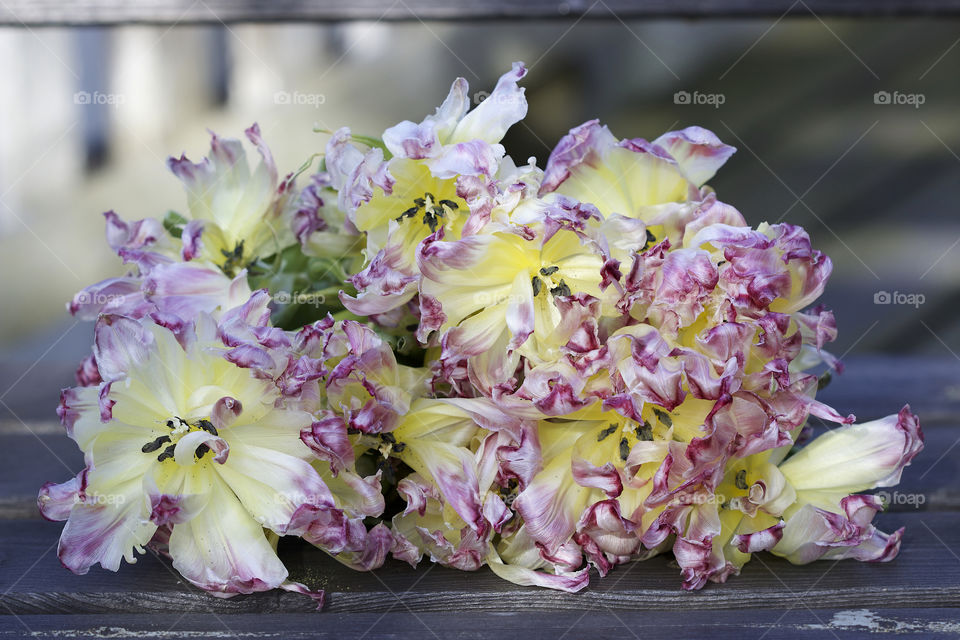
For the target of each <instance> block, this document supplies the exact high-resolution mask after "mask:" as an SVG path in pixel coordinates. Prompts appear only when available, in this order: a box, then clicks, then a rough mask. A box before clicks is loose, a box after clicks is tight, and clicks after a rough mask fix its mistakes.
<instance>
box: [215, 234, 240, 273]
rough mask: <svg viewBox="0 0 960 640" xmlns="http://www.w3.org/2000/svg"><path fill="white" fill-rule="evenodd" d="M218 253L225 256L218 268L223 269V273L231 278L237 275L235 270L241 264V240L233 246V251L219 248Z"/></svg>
mask: <svg viewBox="0 0 960 640" xmlns="http://www.w3.org/2000/svg"><path fill="white" fill-rule="evenodd" d="M220 253H221V254H223V257H224V258H226V261H225V262H224V263H223V265H222V266H221V267H220V268H221V269H223V272H224V273H225V274H227V275H228V276H230V277H231V278H233V277H234V276H236V275H237V270H238V269H239V268H241V267H242V266H243V240H241V241H240V242H238V243H237V244H236V245H235V246H234V247H233V251H227V250H226V249H220Z"/></svg>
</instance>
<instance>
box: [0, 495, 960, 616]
mask: <svg viewBox="0 0 960 640" xmlns="http://www.w3.org/2000/svg"><path fill="white" fill-rule="evenodd" d="M955 519H956V518H955V516H954V515H953V514H949V513H897V514H883V515H882V516H880V518H879V520H880V522H879V524H880V525H881V526H882V527H883V528H885V529H888V530H889V529H893V528H896V527H899V526H901V525H906V526H907V534H906V536H905V540H904V545H903V550H902V552H901V555H900V557H899V558H897V559H896V560H895V561H893V562H891V563H886V564H863V563H858V562H854V561H844V562H837V563H832V562H819V563H813V564H811V565H806V566H793V565H791V564H789V563H788V562H785V561H782V560H779V559H776V558H773V557H771V556H769V555H760V556H758V557H757V558H755V559H754V561H753V562H751V563H749V564H748V565H747V566H746V567H745V568H744V570H743V573H742V574H741V575H740V576H737V577H733V578H731V579H730V580H729V581H728V583H727V584H726V585H723V586H717V585H711V586H708V587H707V588H706V589H704V590H702V591H699V592H694V593H688V592H684V591H682V590H681V589H680V588H679V571H678V570H677V569H676V567H672V566H671V565H670V562H669V560H668V558H666V557H658V558H654V559H652V560H649V561H647V562H643V563H637V564H632V565H627V566H623V567H619V568H617V569H616V570H615V571H614V572H613V573H612V574H611V575H610V576H608V577H607V578H605V579H602V580H596V581H595V582H594V583H593V585H592V586H591V587H589V588H588V589H587V590H585V591H583V592H581V593H579V594H564V593H558V592H554V591H549V590H546V589H536V588H524V587H518V586H515V585H512V584H510V583H507V582H504V581H502V580H500V579H499V578H497V577H495V576H494V575H493V574H492V573H490V572H489V571H487V570H485V569H483V570H481V571H479V572H476V573H473V574H468V573H464V572H459V571H455V570H452V569H445V568H442V567H436V566H431V565H429V564H428V565H426V566H423V567H421V568H419V569H418V570H414V569H411V568H410V567H409V566H406V565H403V564H400V563H397V562H390V563H388V564H387V565H386V566H385V567H383V568H382V569H380V570H378V571H376V572H374V573H373V574H366V573H358V572H355V571H352V570H350V569H347V568H345V567H343V566H341V565H340V564H338V563H337V562H336V561H334V560H333V559H331V558H329V557H327V556H326V555H324V554H323V553H322V552H320V551H318V550H317V549H314V548H313V547H310V546H309V545H306V544H304V543H300V542H298V541H290V542H289V543H285V544H282V545H281V557H282V558H283V560H284V561H285V563H286V564H287V566H288V567H290V568H291V577H292V578H293V579H296V580H300V581H303V582H305V583H307V584H308V585H310V586H312V587H323V588H324V589H326V591H327V610H328V611H331V612H335V613H337V612H353V613H361V612H383V611H385V610H389V609H391V608H393V609H396V610H398V611H412V612H417V613H419V612H428V611H433V612H445V611H451V610H470V611H475V612H479V611H521V610H522V611H526V610H542V611H564V610H567V611H577V610H588V609H597V608H602V609H610V610H616V611H632V610H657V609H660V610H678V611H679V610H682V611H684V612H687V611H689V610H692V609H701V610H724V609H733V610H737V609H743V608H756V609H777V608H789V607H791V606H794V605H798V604H800V603H798V602H797V598H798V596H800V595H801V594H803V602H806V603H816V605H817V606H819V607H827V608H831V607H833V608H847V609H850V608H859V607H870V608H873V609H877V608H879V609H883V608H895V607H931V606H935V607H960V560H958V559H957V557H956V555H955V554H954V552H952V551H951V549H955V548H958V547H960V527H957V526H956V524H955V522H954V521H955ZM59 530H60V527H59V526H57V525H54V524H50V523H44V522H39V521H0V541H2V546H0V567H2V572H0V593H2V594H3V595H2V596H0V605H2V606H0V612H3V611H7V612H12V613H15V614H17V615H40V614H73V613H85V614H107V613H110V614H119V613H144V614H146V613H164V612H176V613H210V612H214V613H216V614H218V615H219V614H236V613H264V614H266V613H282V612H291V613H295V612H308V611H310V610H311V608H312V603H311V602H310V601H309V600H308V599H306V598H304V597H303V596H298V595H295V594H289V593H267V594H256V595H253V596H246V597H237V598H231V599H228V600H221V599H217V598H212V597H210V596H207V595H205V594H201V593H199V592H198V591H197V590H196V589H194V588H192V587H191V586H189V585H185V584H183V583H182V581H180V580H179V579H178V578H177V576H176V575H175V574H174V572H173V571H172V569H170V567H169V566H168V565H167V564H165V563H164V562H161V561H160V560H158V559H157V558H155V557H153V556H149V555H148V556H144V557H142V558H141V559H140V560H139V561H138V562H137V563H136V564H135V565H132V566H129V565H127V566H124V567H122V569H121V571H120V572H118V573H117V574H113V573H110V572H107V571H102V570H99V569H92V570H91V571H90V573H88V574H87V575H86V576H75V575H72V574H71V573H69V572H68V571H67V570H66V569H63V568H62V567H60V566H59V562H58V561H57V558H56V541H57V536H58V534H59ZM800 606H802V605H800Z"/></svg>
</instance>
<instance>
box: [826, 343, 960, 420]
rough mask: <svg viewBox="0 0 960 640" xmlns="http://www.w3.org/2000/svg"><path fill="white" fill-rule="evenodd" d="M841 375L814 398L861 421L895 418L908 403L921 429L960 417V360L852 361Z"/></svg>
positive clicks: (884, 358) (898, 358) (881, 358)
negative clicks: (921, 425)
mask: <svg viewBox="0 0 960 640" xmlns="http://www.w3.org/2000/svg"><path fill="white" fill-rule="evenodd" d="M843 363H844V365H845V369H844V372H843V373H842V374H840V375H836V374H834V375H833V380H832V382H831V383H830V384H829V385H828V386H827V388H826V389H824V390H823V391H821V392H820V393H819V394H818V395H817V398H818V399H820V400H823V401H824V402H826V403H827V404H829V405H830V406H832V407H834V408H835V409H836V410H837V411H839V412H840V413H842V414H844V415H846V414H848V413H853V414H855V415H856V416H857V419H858V420H859V421H865V420H871V419H874V418H880V417H882V416H886V415H889V414H891V413H896V412H897V411H899V410H900V407H902V406H903V405H904V404H908V403H909V404H910V407H911V408H912V409H913V411H914V413H916V414H918V415H919V416H920V421H921V424H923V425H932V424H933V423H935V422H939V421H947V422H956V421H957V419H958V417H960V359H957V358H954V357H951V356H945V357H929V356H882V355H876V356H851V357H849V358H844V360H843Z"/></svg>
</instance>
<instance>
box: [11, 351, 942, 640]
mask: <svg viewBox="0 0 960 640" xmlns="http://www.w3.org/2000/svg"><path fill="white" fill-rule="evenodd" d="M68 373H69V372H68V371H67V370H66V369H63V370H61V369H60V368H53V369H44V368H42V367H38V368H37V369H36V370H34V371H32V372H31V373H30V374H29V375H28V376H27V377H25V378H24V380H23V381H21V382H20V383H18V385H17V386H16V388H17V389H20V387H21V385H23V388H22V390H23V392H24V397H26V398H27V399H28V400H30V401H31V402H33V403H34V404H31V403H30V402H26V403H24V402H22V401H20V400H18V399H17V395H19V392H17V393H11V394H10V395H9V396H8V397H7V400H6V403H7V405H8V407H9V408H10V409H11V410H14V411H16V410H17V409H19V410H20V411H21V412H22V413H24V414H25V415H26V417H24V416H20V417H18V416H19V413H11V412H10V411H8V415H6V416H5V417H3V418H2V419H0V469H3V473H2V474H0V541H2V545H0V639H2V638H8V637H10V638H14V637H27V636H30V637H41V638H43V637H51V638H52V637H58V638H59V637H78V638H81V637H82V638H86V637H110V638H126V637H130V638H143V637H150V638H179V637H216V638H219V637H243V638H246V637H253V638H270V637H282V638H301V637H319V638H327V637H336V638H382V637H390V638H414V637H416V638H418V639H421V638H433V637H436V638H480V637H492V636H505V635H509V636H510V637H523V638H550V639H552V640H559V639H560V638H581V637H598V638H608V637H609V638H621V639H622V638H624V637H633V633H636V634H637V635H638V636H639V637H642V638H645V639H646V638H703V637H707V636H710V637H716V638H734V637H736V638H760V637H791V638H792V637H813V638H818V637H827V638H830V637H840V638H848V637H875V636H876V635H878V634H887V633H889V634H894V633H896V634H914V635H919V636H923V637H957V636H958V635H960V557H958V555H957V554H958V551H957V550H958V549H960V527H957V526H956V519H957V509H958V508H960V411H958V409H960V407H957V406H956V405H957V403H958V402H960V394H957V392H956V389H957V388H958V385H960V362H957V361H956V360H953V359H926V358H890V357H879V356H877V357H860V358H851V359H850V360H849V361H848V362H847V372H846V374H844V375H843V376H840V377H838V378H835V381H834V383H833V384H832V385H831V386H830V387H828V389H827V390H826V391H825V392H824V393H823V397H824V398H825V399H827V400H829V402H831V403H832V404H834V405H835V406H837V408H838V409H839V410H841V411H842V412H854V413H857V414H858V415H859V416H860V417H861V419H869V418H873V417H877V416H879V415H882V414H885V413H889V412H891V411H895V410H896V409H897V408H898V407H899V406H900V404H901V403H902V402H903V401H905V400H909V401H910V402H911V405H912V406H913V408H914V410H916V411H917V412H918V413H919V414H920V416H921V421H922V423H923V425H924V431H925V434H926V438H927V446H926V449H925V450H924V451H923V452H922V453H921V454H920V455H919V456H918V457H917V458H916V459H915V461H914V463H913V465H912V466H911V467H909V468H907V470H906V472H905V473H904V479H903V483H902V484H901V486H900V487H898V488H896V490H895V491H897V492H898V494H899V495H901V496H910V498H908V499H907V500H904V501H901V502H899V503H897V504H893V505H891V508H890V510H889V511H888V512H887V513H884V514H882V515H880V516H878V521H879V522H878V524H879V526H881V528H883V529H885V530H888V531H889V530H893V529H895V528H897V527H900V526H906V527H907V533H906V535H905V537H904V542H903V549H902V552H901V554H900V556H899V557H898V558H897V559H896V560H895V561H893V562H891V563H887V564H863V563H857V562H852V561H844V562H836V563H834V562H817V563H813V564H810V565H806V566H802V567H797V566H793V565H791V564H789V563H787V562H785V561H783V560H780V559H777V558H774V557H772V556H769V555H768V554H758V555H757V556H755V558H754V560H753V561H752V562H751V563H749V564H748V565H747V566H746V567H745V568H744V570H743V572H742V574H741V575H739V576H734V577H731V578H730V580H729V581H728V582H727V584H725V585H709V586H708V587H707V588H705V589H704V590H702V591H699V592H694V593H687V592H684V591H682V590H681V589H680V588H679V570H678V569H677V567H676V566H675V565H673V563H672V562H671V561H670V560H669V558H666V557H659V558H654V559H652V560H650V561H647V562H644V563H636V564H631V565H626V566H622V567H618V568H616V569H615V570H614V571H613V572H612V573H611V575H610V576H608V577H607V578H606V579H603V580H595V581H594V583H593V584H592V585H591V586H590V587H589V588H588V589H587V590H585V591H584V592H581V593H580V594H574V595H571V594H562V593H557V592H553V591H548V590H544V589H536V588H524V587H518V586H515V585H512V584H510V583H507V582H504V581H502V580H500V579H498V578H496V577H495V576H494V575H493V574H491V573H490V572H489V571H487V570H486V569H483V570H481V571H479V572H476V573H472V574H468V573H463V572H458V571H454V570H450V569H444V568H442V567H436V566H432V565H430V564H429V563H426V564H424V565H422V566H421V567H420V568H419V569H417V570H413V569H411V568H410V567H408V566H406V565H403V564H400V563H397V562H390V563H388V564H387V566H385V567H384V568H382V569H381V570H379V571H377V572H375V573H357V572H354V571H352V570H349V569H346V568H344V567H343V566H341V565H340V564H338V563H337V562H335V561H334V560H332V559H330V558H329V557H327V556H326V555H324V554H323V553H322V552H320V551H318V550H316V549H314V548H312V547H310V546H309V545H306V544H304V543H301V542H299V541H296V540H289V541H286V540H284V541H282V542H281V547H280V554H281V557H282V558H283V560H284V561H285V562H286V564H287V566H289V567H290V568H291V577H292V578H294V579H296V580H299V581H302V582H305V583H306V584H308V585H310V586H312V587H322V588H324V589H325V590H326V592H327V607H326V612H325V613H323V614H316V613H313V612H312V610H313V604H312V603H311V602H310V601H309V600H308V599H306V598H304V597H302V596H299V595H295V594H289V593H280V592H278V593H266V594H257V595H253V596H244V597H237V598H232V599H228V600H221V599H216V598H212V597H210V596H207V595H205V594H203V593H201V592H199V591H198V590H196V589H195V588H193V587H192V586H190V585H189V584H186V583H184V582H183V581H182V580H181V579H179V578H178V576H177V575H176V574H175V572H174V571H173V570H172V569H171V568H170V566H169V564H168V563H167V562H165V561H162V560H161V559H159V558H157V557H155V556H153V555H150V554H148V555H145V556H143V557H141V558H140V560H139V561H138V562H137V563H136V564H134V565H124V566H123V567H122V568H121V570H120V571H119V572H118V573H116V574H114V573H110V572H107V571H103V570H100V569H92V570H91V571H90V573H89V574H87V575H86V576H75V575H73V574H71V573H70V572H69V571H67V570H66V569H64V568H63V567H61V566H60V563H59V561H58V560H57V557H56V544H57V539H58V536H59V533H60V528H61V526H62V525H59V524H56V523H49V522H46V521H43V520H41V519H40V518H39V517H38V515H37V513H36V508H35V504H34V500H35V495H36V489H37V487H38V486H39V485H40V484H42V483H43V482H44V481H46V480H58V481H60V480H64V479H66V478H67V477H69V475H70V474H71V473H74V472H76V471H77V470H79V468H80V465H81V464H82V459H81V456H80V455H79V452H77V451H76V449H75V446H74V445H73V443H72V442H71V441H70V440H69V439H67V438H66V437H65V436H64V435H63V433H62V430H61V428H60V426H59V425H58V424H57V423H56V422H55V421H54V420H53V419H51V418H52V414H53V406H55V400H54V401H53V402H54V405H51V404H50V399H49V398H47V396H48V395H51V394H50V393H48V391H50V386H51V384H52V383H54V382H57V383H61V382H59V381H61V380H62V384H69V375H68ZM13 375H14V371H13V369H7V370H4V369H3V368H2V367H0V383H6V385H5V386H9V385H10V384H11V383H12V382H14V380H15V378H11V376H13ZM52 395H53V397H54V399H55V393H53V394H52ZM40 398H43V400H44V402H45V403H46V404H45V406H37V404H35V403H36V402H37V401H38V399H40ZM823 428H824V427H822V426H818V427H817V429H818V430H820V429H823ZM918 496H919V497H920V500H922V504H919V505H918V504H916V502H917V497H918Z"/></svg>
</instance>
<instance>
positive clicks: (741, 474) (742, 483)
mask: <svg viewBox="0 0 960 640" xmlns="http://www.w3.org/2000/svg"><path fill="white" fill-rule="evenodd" d="M734 484H735V485H737V489H741V490H743V491H746V490H747V488H748V487H747V470H746V469H740V471H737V476H736V478H735V479H734Z"/></svg>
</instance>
